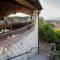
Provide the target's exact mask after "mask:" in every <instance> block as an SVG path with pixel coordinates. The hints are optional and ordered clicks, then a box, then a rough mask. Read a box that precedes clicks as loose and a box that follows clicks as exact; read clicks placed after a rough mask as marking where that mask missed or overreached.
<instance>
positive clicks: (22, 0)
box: [16, 0, 36, 10]
mask: <svg viewBox="0 0 60 60" xmlns="http://www.w3.org/2000/svg"><path fill="white" fill-rule="evenodd" d="M16 1H17V2H19V3H20V4H22V5H24V6H26V7H27V8H30V9H32V10H35V9H36V8H35V7H34V6H32V5H31V4H30V3H28V2H26V1H25V0H16Z"/></svg>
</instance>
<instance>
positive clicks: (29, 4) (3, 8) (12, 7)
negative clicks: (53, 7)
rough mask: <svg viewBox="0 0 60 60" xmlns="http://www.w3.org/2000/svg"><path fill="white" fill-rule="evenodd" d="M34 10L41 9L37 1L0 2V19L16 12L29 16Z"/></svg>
mask: <svg viewBox="0 0 60 60" xmlns="http://www.w3.org/2000/svg"><path fill="white" fill-rule="evenodd" d="M35 9H38V10H41V9H42V7H41V5H40V4H39V2H38V0H35V1H34V0H0V17H4V16H6V15H9V14H11V13H16V12H23V13H26V14H29V15H31V14H32V13H33V10H35Z"/></svg>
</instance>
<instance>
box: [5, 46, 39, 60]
mask: <svg viewBox="0 0 60 60" xmlns="http://www.w3.org/2000/svg"><path fill="white" fill-rule="evenodd" d="M36 48H38V47H33V48H31V49H30V51H28V52H25V53H23V54H19V55H16V56H13V57H10V58H7V59H6V60H11V59H13V58H17V57H20V56H22V55H25V54H29V53H31V51H32V50H33V49H36ZM28 60H29V55H28Z"/></svg>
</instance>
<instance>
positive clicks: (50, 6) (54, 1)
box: [39, 0, 60, 19]
mask: <svg viewBox="0 0 60 60" xmlns="http://www.w3.org/2000/svg"><path fill="white" fill-rule="evenodd" d="M39 1H40V3H41V5H42V7H43V10H42V11H41V14H40V16H43V17H44V18H45V19H49V18H56V17H60V0H39Z"/></svg>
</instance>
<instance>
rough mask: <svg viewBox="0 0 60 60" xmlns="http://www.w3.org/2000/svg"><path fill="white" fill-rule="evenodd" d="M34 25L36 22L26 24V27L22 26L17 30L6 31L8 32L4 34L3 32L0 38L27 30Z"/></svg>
mask: <svg viewBox="0 0 60 60" xmlns="http://www.w3.org/2000/svg"><path fill="white" fill-rule="evenodd" d="M33 25H34V24H32V23H31V24H29V25H27V26H25V27H22V28H20V29H17V30H15V31H9V32H6V33H4V34H1V35H0V38H2V37H6V36H11V35H14V34H17V33H20V32H24V31H25V30H28V29H29V28H31V27H32V26H33Z"/></svg>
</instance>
